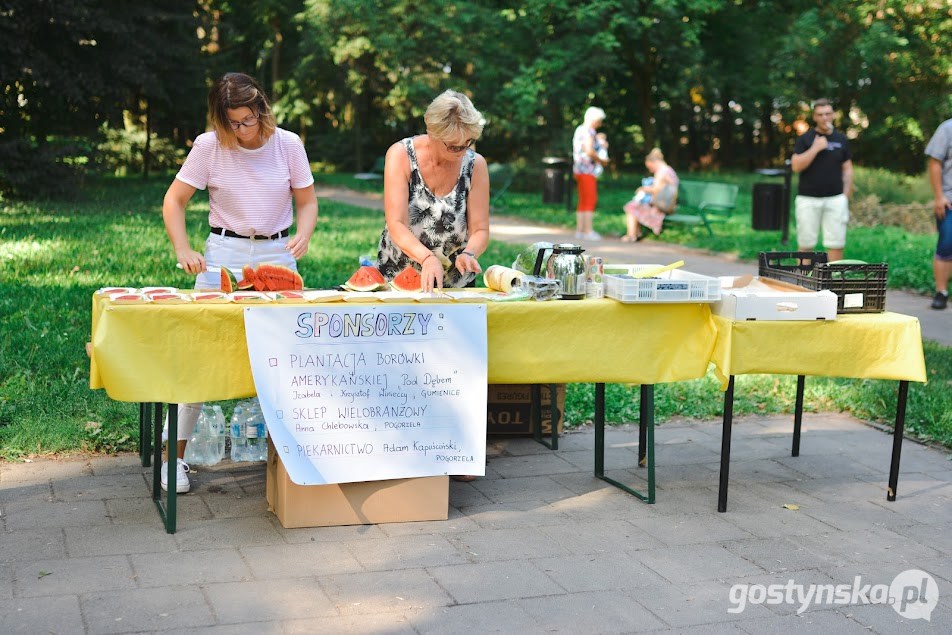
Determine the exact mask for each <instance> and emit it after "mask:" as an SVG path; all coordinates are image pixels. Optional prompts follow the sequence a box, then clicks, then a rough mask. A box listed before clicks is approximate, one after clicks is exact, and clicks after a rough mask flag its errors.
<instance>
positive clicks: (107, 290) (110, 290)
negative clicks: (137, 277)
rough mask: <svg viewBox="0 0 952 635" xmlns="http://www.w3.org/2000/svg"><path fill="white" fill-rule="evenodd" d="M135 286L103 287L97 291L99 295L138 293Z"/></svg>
mask: <svg viewBox="0 0 952 635" xmlns="http://www.w3.org/2000/svg"><path fill="white" fill-rule="evenodd" d="M138 292H139V290H138V289H137V288H135V287H103V288H102V289H100V290H99V291H97V292H96V294H97V295H115V294H117V293H138Z"/></svg>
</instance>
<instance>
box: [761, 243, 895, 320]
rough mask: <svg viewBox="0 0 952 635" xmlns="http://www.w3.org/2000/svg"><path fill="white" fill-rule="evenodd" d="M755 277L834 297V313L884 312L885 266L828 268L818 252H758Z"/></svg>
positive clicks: (825, 257) (886, 269) (884, 264)
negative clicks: (770, 279) (834, 295)
mask: <svg viewBox="0 0 952 635" xmlns="http://www.w3.org/2000/svg"><path fill="white" fill-rule="evenodd" d="M759 264H760V267H759V274H760V276H761V277H764V278H773V279H775V280H783V281H784V282H790V283H792V284H798V285H800V286H801V287H805V288H807V289H810V290H812V291H822V290H824V289H828V290H830V291H832V292H833V293H835V294H836V312H837V313H882V312H883V311H884V310H885V309H886V275H887V271H888V265H887V264H886V263H881V264H866V265H849V264H830V263H828V262H827V256H826V253H825V252H821V251H767V252H763V251H762V252H760V256H759Z"/></svg>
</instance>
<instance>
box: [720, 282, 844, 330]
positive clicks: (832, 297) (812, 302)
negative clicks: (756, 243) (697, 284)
mask: <svg viewBox="0 0 952 635" xmlns="http://www.w3.org/2000/svg"><path fill="white" fill-rule="evenodd" d="M721 285H722V286H721V299H720V300H719V301H717V302H715V303H714V304H713V305H712V307H711V310H712V311H713V312H714V313H715V314H716V315H723V316H724V317H727V318H730V319H732V320H835V319H836V294H835V293H833V292H832V291H826V290H824V291H811V290H810V289H806V288H804V287H800V286H797V285H794V284H790V283H789V282H783V281H781V280H774V279H772V278H762V277H757V276H739V277H733V276H725V277H722V278H721Z"/></svg>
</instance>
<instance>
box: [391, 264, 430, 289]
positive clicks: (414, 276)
mask: <svg viewBox="0 0 952 635" xmlns="http://www.w3.org/2000/svg"><path fill="white" fill-rule="evenodd" d="M390 286H391V287H393V288H394V289H396V290H397V291H420V290H421V289H422V288H423V279H422V278H421V277H420V272H419V271H417V270H416V269H414V268H413V267H412V266H407V268H406V269H404V270H403V271H401V272H400V273H398V274H397V275H396V276H394V278H393V280H391V281H390Z"/></svg>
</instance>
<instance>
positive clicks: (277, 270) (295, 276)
mask: <svg viewBox="0 0 952 635" xmlns="http://www.w3.org/2000/svg"><path fill="white" fill-rule="evenodd" d="M255 278H256V279H257V280H258V281H259V282H260V284H262V285H263V286H264V287H265V289H266V290H268V291H295V290H297V291H300V290H302V289H304V279H303V278H301V274H299V273H298V272H296V271H293V270H292V269H289V268H287V267H285V266H284V265H273V264H270V263H266V262H265V263H262V264H260V265H258V268H257V269H256V270H255Z"/></svg>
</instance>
